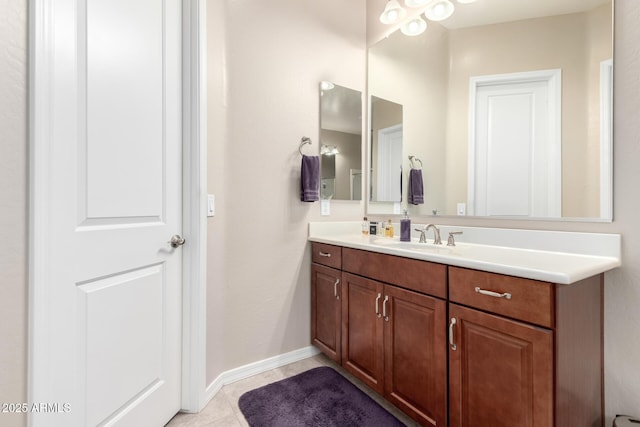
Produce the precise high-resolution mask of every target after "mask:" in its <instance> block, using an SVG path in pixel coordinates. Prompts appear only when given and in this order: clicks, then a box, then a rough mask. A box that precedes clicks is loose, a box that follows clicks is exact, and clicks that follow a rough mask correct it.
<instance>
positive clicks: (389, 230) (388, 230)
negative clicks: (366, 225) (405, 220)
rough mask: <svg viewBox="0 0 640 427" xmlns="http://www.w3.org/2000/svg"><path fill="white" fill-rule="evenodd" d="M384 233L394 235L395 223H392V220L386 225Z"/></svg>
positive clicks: (389, 235)
mask: <svg viewBox="0 0 640 427" xmlns="http://www.w3.org/2000/svg"><path fill="white" fill-rule="evenodd" d="M384 234H385V237H393V234H394V232H393V224H392V223H391V220H389V221H387V225H386V226H385V227H384Z"/></svg>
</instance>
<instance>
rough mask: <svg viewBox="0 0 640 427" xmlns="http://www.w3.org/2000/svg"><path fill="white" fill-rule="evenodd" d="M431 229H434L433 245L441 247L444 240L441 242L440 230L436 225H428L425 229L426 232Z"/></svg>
mask: <svg viewBox="0 0 640 427" xmlns="http://www.w3.org/2000/svg"><path fill="white" fill-rule="evenodd" d="M430 228H433V244H434V245H441V244H442V240H440V229H439V228H438V227H436V226H435V225H434V224H427V225H426V226H425V227H424V231H429V229H430Z"/></svg>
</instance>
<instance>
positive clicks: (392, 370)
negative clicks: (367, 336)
mask: <svg viewBox="0 0 640 427" xmlns="http://www.w3.org/2000/svg"><path fill="white" fill-rule="evenodd" d="M384 296H385V299H386V298H387V297H388V301H387V303H386V305H385V307H384V308H385V311H386V314H387V316H386V317H384V325H385V326H384V343H385V344H384V346H385V354H384V363H385V386H384V388H385V397H386V398H387V399H388V400H389V401H390V402H391V403H393V404H394V405H396V406H397V407H399V408H400V409H401V410H403V411H404V412H406V413H407V414H408V415H410V416H411V417H412V418H414V419H415V420H417V421H419V422H420V424H421V425H425V426H445V425H446V420H447V343H446V321H447V317H446V316H447V314H446V302H445V301H443V300H440V299H436V298H432V297H429V296H426V295H422V294H418V293H415V292H410V291H406V290H403V289H400V288H396V287H394V286H385V288H384Z"/></svg>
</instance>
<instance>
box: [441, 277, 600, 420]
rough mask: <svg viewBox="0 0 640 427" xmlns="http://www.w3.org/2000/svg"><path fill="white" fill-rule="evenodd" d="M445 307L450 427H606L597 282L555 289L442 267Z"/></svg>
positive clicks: (556, 287)
mask: <svg viewBox="0 0 640 427" xmlns="http://www.w3.org/2000/svg"><path fill="white" fill-rule="evenodd" d="M486 291H489V292H493V294H491V293H487V292H486ZM449 301H450V303H449V332H450V342H449V405H450V410H449V411H450V412H449V425H450V426H451V427H462V426H465V427H467V426H485V425H486V426H492V427H493V426H496V427H501V426H504V427H507V426H522V427H550V426H557V427H564V426H576V427H592V426H598V425H604V412H603V392H602V387H603V381H602V376H603V358H602V348H603V339H602V338H603V335H602V333H603V329H602V325H603V322H602V315H603V311H602V276H601V275H600V276H594V277H591V278H588V279H585V280H582V281H579V282H577V283H574V284H572V285H558V284H552V283H546V282H540V281H536V280H530V279H522V278H517V277H511V276H505V275H501V274H494V273H487V272H482V271H477V270H469V269H464V268H459V267H449ZM454 319H455V321H454Z"/></svg>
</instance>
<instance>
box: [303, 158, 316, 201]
mask: <svg viewBox="0 0 640 427" xmlns="http://www.w3.org/2000/svg"><path fill="white" fill-rule="evenodd" d="M300 200H301V201H303V202H315V201H317V200H320V157H319V156H307V155H304V154H303V155H302V166H301V167H300Z"/></svg>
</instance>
